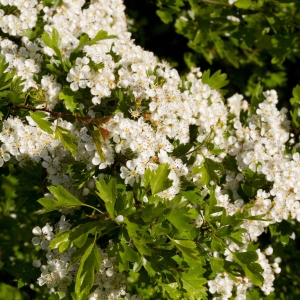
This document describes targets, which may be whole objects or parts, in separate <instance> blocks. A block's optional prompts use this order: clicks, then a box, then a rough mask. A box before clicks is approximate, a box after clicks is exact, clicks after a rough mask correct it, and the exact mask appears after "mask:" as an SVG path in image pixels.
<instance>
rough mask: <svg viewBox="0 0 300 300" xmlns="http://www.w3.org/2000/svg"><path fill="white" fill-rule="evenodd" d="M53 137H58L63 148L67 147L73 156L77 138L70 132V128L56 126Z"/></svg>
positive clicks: (76, 149) (75, 150)
mask: <svg viewBox="0 0 300 300" xmlns="http://www.w3.org/2000/svg"><path fill="white" fill-rule="evenodd" d="M54 139H56V140H57V139H60V141H61V142H62V144H63V146H64V148H65V149H68V150H69V151H70V152H71V154H72V155H73V156H74V155H75V153H76V152H77V151H78V146H77V138H76V137H75V136H73V135H71V134H70V130H67V129H65V128H63V127H60V126H56V129H55V137H54Z"/></svg>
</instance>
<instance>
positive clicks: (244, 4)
mask: <svg viewBox="0 0 300 300" xmlns="http://www.w3.org/2000/svg"><path fill="white" fill-rule="evenodd" d="M234 5H235V6H236V7H237V8H242V9H247V8H249V7H250V6H251V0H237V1H236V2H235V3H234Z"/></svg>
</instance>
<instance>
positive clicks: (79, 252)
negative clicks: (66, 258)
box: [72, 238, 94, 265]
mask: <svg viewBox="0 0 300 300" xmlns="http://www.w3.org/2000/svg"><path fill="white" fill-rule="evenodd" d="M93 243H94V238H87V239H86V241H85V243H84V244H83V245H82V246H81V248H78V249H77V250H76V251H75V252H74V253H73V254H72V265H74V264H76V263H77V262H78V261H79V260H80V258H81V257H82V255H83V254H84V253H85V251H86V250H87V249H88V248H89V247H90V246H91V245H92V244H93Z"/></svg>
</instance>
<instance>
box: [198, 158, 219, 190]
mask: <svg viewBox="0 0 300 300" xmlns="http://www.w3.org/2000/svg"><path fill="white" fill-rule="evenodd" d="M223 169H224V166H223V164H221V163H218V162H216V161H214V160H212V159H210V158H205V159H204V161H203V162H202V165H201V166H200V167H195V168H193V173H195V174H197V173H202V178H201V182H202V184H203V185H207V184H208V183H209V182H210V181H211V180H213V181H216V182H219V181H220V178H219V175H218V174H217V173H216V171H222V170H223Z"/></svg>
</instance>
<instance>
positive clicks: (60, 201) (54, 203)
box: [37, 185, 83, 214]
mask: <svg viewBox="0 0 300 300" xmlns="http://www.w3.org/2000/svg"><path fill="white" fill-rule="evenodd" d="M48 190H49V191H50V193H51V194H52V195H53V196H54V197H55V198H56V199H53V198H40V199H39V200H38V202H39V203H40V204H42V205H43V207H44V209H43V210H40V211H38V212H37V214H43V213H46V212H49V211H53V210H60V209H63V208H72V207H76V206H81V205H83V203H82V202H81V201H79V200H78V199H77V198H75V197H74V196H73V195H71V194H70V193H69V192H68V191H67V190H66V189H64V188H63V187H62V186H61V185H58V186H50V187H48Z"/></svg>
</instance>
